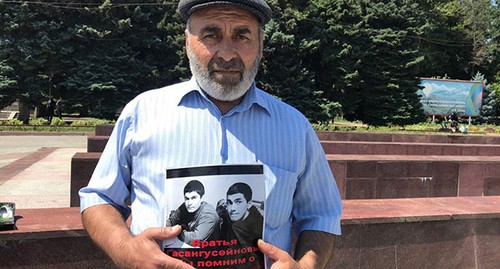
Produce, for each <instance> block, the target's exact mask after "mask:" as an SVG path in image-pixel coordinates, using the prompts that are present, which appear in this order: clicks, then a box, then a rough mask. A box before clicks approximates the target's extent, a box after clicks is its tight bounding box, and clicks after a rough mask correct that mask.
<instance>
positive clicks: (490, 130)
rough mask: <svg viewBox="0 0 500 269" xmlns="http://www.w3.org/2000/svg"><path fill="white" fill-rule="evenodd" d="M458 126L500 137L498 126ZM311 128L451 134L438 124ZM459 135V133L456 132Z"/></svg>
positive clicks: (337, 122)
mask: <svg viewBox="0 0 500 269" xmlns="http://www.w3.org/2000/svg"><path fill="white" fill-rule="evenodd" d="M460 126H463V127H466V128H467V131H466V132H467V133H468V134H483V135H484V134H495V135H500V126H496V125H492V124H480V125H468V124H464V123H460ZM313 128H314V129H315V130H317V131H344V132H382V133H429V134H431V133H440V134H443V133H446V134H449V133H451V132H450V131H449V130H446V129H443V128H442V126H441V125H440V124H438V123H431V122H423V123H418V124H413V125H405V126H380V127H376V126H368V125H366V124H363V123H361V122H349V121H346V120H341V119H340V120H337V119H335V122H334V123H333V124H332V123H327V124H324V123H317V124H313ZM457 133H458V134H460V132H457Z"/></svg>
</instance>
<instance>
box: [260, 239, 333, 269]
mask: <svg viewBox="0 0 500 269" xmlns="http://www.w3.org/2000/svg"><path fill="white" fill-rule="evenodd" d="M334 244H335V235H333V234H329V233H325V232H319V231H303V232H302V233H301V234H300V236H299V239H298V240H297V245H296V247H295V255H294V256H295V259H293V258H292V257H291V256H290V255H289V254H288V253H287V252H286V251H284V250H281V249H279V248H278V247H276V246H273V245H271V244H269V243H265V242H264V241H262V240H259V241H258V246H259V249H260V251H262V253H264V254H266V255H267V256H268V257H269V258H270V259H271V260H273V261H274V263H273V265H272V266H271V268H273V269H279V268H283V269H285V268H286V269H321V268H325V267H326V265H327V263H328V260H329V258H330V256H331V254H332V253H333V248H334Z"/></svg>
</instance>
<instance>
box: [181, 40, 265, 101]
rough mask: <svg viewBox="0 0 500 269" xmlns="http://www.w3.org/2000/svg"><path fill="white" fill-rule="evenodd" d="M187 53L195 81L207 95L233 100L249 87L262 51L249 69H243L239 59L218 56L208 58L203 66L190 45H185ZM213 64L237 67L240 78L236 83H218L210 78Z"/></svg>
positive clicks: (221, 99) (243, 93) (223, 99)
mask: <svg viewBox="0 0 500 269" xmlns="http://www.w3.org/2000/svg"><path fill="white" fill-rule="evenodd" d="M187 54H188V56H189V67H190V69H191V73H192V74H193V76H194V77H195V79H196V81H197V82H198V84H199V85H200V87H201V89H203V90H204V91H205V92H206V93H207V94H208V95H209V96H211V97H212V98H214V99H216V100H219V101H234V100H237V99H239V98H241V97H242V96H243V95H245V93H246V92H247V91H248V90H249V89H250V87H251V86H252V83H253V81H254V79H255V76H256V75H257V71H258V70H259V64H260V59H261V58H262V53H259V55H258V56H257V58H256V59H255V61H254V63H253V64H252V66H251V68H250V69H248V70H247V69H245V66H244V65H243V62H241V60H240V59H232V60H231V61H229V62H225V61H224V60H222V59H220V58H218V59H216V58H215V57H214V59H212V60H210V62H209V64H208V66H203V65H202V64H201V63H200V61H199V60H198V58H197V57H196V55H195V53H194V52H193V50H192V49H191V46H189V44H188V46H187ZM213 66H226V67H227V68H228V69H229V68H230V67H238V69H240V71H241V74H242V75H241V79H240V81H239V82H237V83H230V82H227V83H224V82H222V83H220V82H216V81H214V80H213V79H212V77H211V75H210V71H211V69H212V67H213Z"/></svg>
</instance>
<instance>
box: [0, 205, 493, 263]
mask: <svg viewBox="0 0 500 269" xmlns="http://www.w3.org/2000/svg"><path fill="white" fill-rule="evenodd" d="M16 219H17V222H16V228H17V229H16V230H0V238H1V241H0V242H2V249H1V250H0V252H1V254H2V268H25V267H26V266H27V265H30V266H29V267H30V268H70V267H73V268H116V266H114V265H113V263H112V262H111V260H110V259H109V258H108V257H106V255H104V254H103V252H102V251H101V250H100V249H99V248H98V247H97V246H95V244H93V243H92V241H91V240H90V239H89V238H88V236H87V234H86V233H85V232H84V230H83V226H82V224H81V220H80V210H79V208H77V207H71V208H40V209H19V210H16ZM341 225H342V236H340V237H338V238H337V240H336V242H335V250H334V252H333V253H332V257H331V259H330V260H329V261H328V264H327V268H396V267H397V268H450V266H451V265H457V266H454V267H456V268H496V266H497V265H498V261H499V260H500V251H499V249H500V231H499V229H498V227H500V196H489V197H486V196H483V197H445V198H407V199H376V200H345V201H343V214H342V219H341ZM436 253H439V255H437V254H436Z"/></svg>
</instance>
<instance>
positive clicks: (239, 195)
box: [227, 193, 244, 200]
mask: <svg viewBox="0 0 500 269" xmlns="http://www.w3.org/2000/svg"><path fill="white" fill-rule="evenodd" d="M242 198H244V195H243V193H235V194H229V195H228V196H227V199H229V200H238V199H242Z"/></svg>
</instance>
